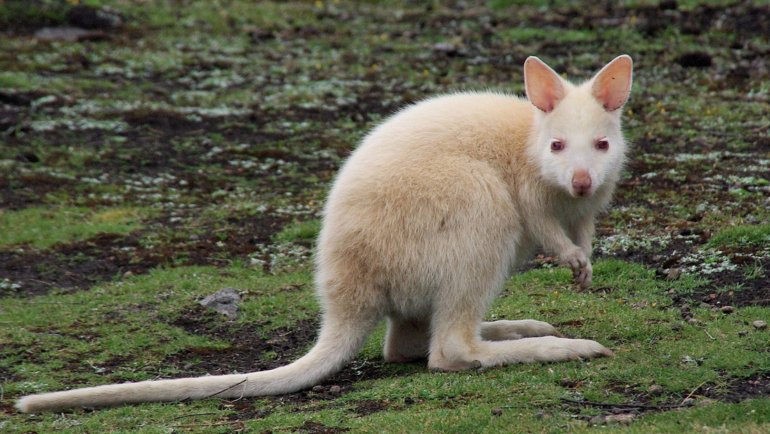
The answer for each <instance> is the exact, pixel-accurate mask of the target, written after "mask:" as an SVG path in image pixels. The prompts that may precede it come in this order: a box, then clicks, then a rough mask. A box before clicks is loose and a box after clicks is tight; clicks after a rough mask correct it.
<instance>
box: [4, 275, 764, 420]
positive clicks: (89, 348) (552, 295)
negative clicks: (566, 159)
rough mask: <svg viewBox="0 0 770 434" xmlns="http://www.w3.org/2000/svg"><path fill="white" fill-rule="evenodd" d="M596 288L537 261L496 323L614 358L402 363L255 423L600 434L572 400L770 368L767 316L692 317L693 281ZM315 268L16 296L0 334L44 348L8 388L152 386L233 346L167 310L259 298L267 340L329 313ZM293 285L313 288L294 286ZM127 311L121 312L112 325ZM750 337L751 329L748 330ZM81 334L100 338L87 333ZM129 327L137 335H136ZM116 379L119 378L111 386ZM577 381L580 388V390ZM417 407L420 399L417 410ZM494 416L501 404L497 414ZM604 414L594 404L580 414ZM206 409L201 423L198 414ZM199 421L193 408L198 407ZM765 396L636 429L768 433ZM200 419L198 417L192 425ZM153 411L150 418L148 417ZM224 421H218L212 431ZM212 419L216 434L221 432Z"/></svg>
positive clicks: (176, 409)
mask: <svg viewBox="0 0 770 434" xmlns="http://www.w3.org/2000/svg"><path fill="white" fill-rule="evenodd" d="M595 276H596V280H595V286H596V287H597V288H607V290H605V291H597V292H581V293H578V292H575V291H574V290H573V288H571V287H570V285H569V284H568V281H569V275H568V272H567V271H565V270H562V269H543V270H533V271H530V272H527V273H524V274H520V275H517V276H515V277H514V278H513V279H512V280H511V281H510V282H509V283H508V284H506V289H505V292H504V293H503V295H502V296H501V297H500V298H499V299H498V300H497V301H496V302H495V304H494V307H493V308H492V309H491V311H490V318H492V319H497V318H535V319H540V320H545V321H549V322H551V323H552V324H555V325H558V326H559V328H560V329H561V330H562V332H564V333H566V334H567V335H569V336H573V337H580V338H591V339H596V340H598V341H600V342H604V343H605V344H607V345H608V346H610V347H612V348H613V350H614V351H615V357H613V358H606V359H598V360H594V361H591V362H570V363H557V364H549V365H517V366H509V367H505V368H497V369H489V370H485V371H482V372H465V373H453V374H440V373H430V372H428V371H427V370H426V368H425V366H424V365H420V364H416V365H406V366H398V365H394V366H392V367H390V368H387V369H388V370H389V371H390V372H391V373H392V374H391V375H390V376H389V378H385V379H381V380H370V381H365V382H362V383H360V384H356V385H355V386H354V389H353V391H352V392H351V393H348V394H346V395H344V396H342V397H341V398H339V399H337V400H335V401H333V402H332V403H330V404H331V405H324V404H323V402H310V403H307V404H291V405H280V404H279V403H277V402H276V401H274V400H271V399H257V400H255V401H254V407H255V408H256V409H260V408H261V409H269V410H270V411H271V412H270V414H269V415H267V416H265V417H263V418H260V419H257V420H250V421H247V422H246V424H245V426H246V427H247V428H248V429H249V430H254V431H263V430H273V431H279V432H280V431H284V430H293V429H296V427H298V426H302V425H303V424H304V423H306V422H307V421H312V422H316V423H320V424H323V425H325V426H328V427H339V428H348V429H352V430H354V431H362V432H373V431H378V432H403V431H410V430H411V429H413V428H414V427H415V426H420V427H421V430H424V431H426V432H468V431H474V432H499V430H501V429H504V428H505V427H506V426H510V424H512V423H516V426H517V427H518V428H519V429H521V430H522V431H523V432H529V431H537V432H540V431H544V430H545V431H560V430H570V431H578V432H582V431H591V427H590V426H589V425H587V424H586V422H585V421H581V420H577V419H575V418H574V414H572V413H571V412H569V411H566V410H565V406H564V403H563V402H562V399H565V398H567V399H586V400H589V401H598V402H610V403H624V402H628V400H629V396H632V395H635V394H643V393H644V391H645V390H647V389H648V388H649V387H650V386H653V385H658V386H661V387H662V388H663V390H665V392H664V394H662V395H659V396H657V397H655V398H654V400H653V401H652V402H653V403H655V402H659V403H668V404H670V403H679V402H681V401H682V400H684V399H685V398H686V397H687V396H688V395H689V394H691V393H694V392H696V391H697V390H698V389H700V388H702V387H704V386H706V385H707V386H709V387H711V388H716V389H717V390H718V389H719V388H720V387H726V385H725V384H723V376H724V373H725V372H730V373H731V375H732V376H735V377H747V376H751V375H752V374H754V373H756V372H758V371H760V370H761V369H762V367H763V366H768V365H769V364H770V355H769V354H768V353H767V352H766V351H762V350H761V349H762V348H765V347H766V344H767V336H766V334H765V333H761V332H754V331H751V330H750V329H751V327H750V326H748V325H747V323H748V322H750V321H751V320H753V319H756V318H757V317H758V316H759V315H763V314H764V313H766V309H761V308H746V309H740V310H739V311H738V312H736V313H734V314H732V315H726V314H723V313H715V312H712V311H711V310H708V309H701V310H696V311H695V317H696V318H698V319H699V320H700V323H699V324H697V325H691V324H686V323H683V321H682V320H681V318H680V316H679V311H678V309H675V308H674V307H672V305H671V304H672V302H671V299H670V298H669V297H668V296H666V295H663V294H666V293H667V292H668V290H670V289H673V290H675V291H676V290H679V289H682V288H683V287H686V286H688V285H689V283H688V280H687V279H684V280H682V281H678V282H674V283H671V282H666V281H660V280H656V279H654V277H653V276H652V275H651V272H650V271H649V270H647V269H646V268H644V267H643V266H639V265H632V264H627V263H624V262H621V261H616V260H606V261H600V262H597V263H596V267H595ZM310 280H311V276H310V275H308V274H307V273H295V274H292V273H290V274H285V275H280V276H269V275H265V274H263V273H261V272H258V271H255V270H253V269H249V268H247V267H243V266H233V267H229V268H211V267H204V268H190V267H184V268H177V269H168V270H158V271H155V272H153V273H151V274H149V275H146V276H137V277H134V278H131V279H128V280H124V281H122V282H118V283H112V284H107V285H103V286H101V287H98V288H94V289H93V290H91V291H88V292H79V293H75V294H71V295H56V294H53V295H49V296H43V297H39V298H36V299H35V300H33V301H32V302H29V301H26V300H16V299H7V300H5V301H4V303H3V308H2V311H1V312H2V313H0V324H2V325H3V327H2V331H0V342H3V343H4V345H10V344H13V348H14V349H15V350H16V351H22V349H23V351H24V352H32V353H34V354H36V355H37V356H36V358H35V359H36V360H37V361H36V362H34V363H30V362H24V363H18V362H16V361H15V358H14V357H13V356H10V357H8V356H6V357H5V358H4V359H2V361H1V362H0V369H2V370H3V372H6V373H8V374H10V375H13V376H14V377H19V378H24V379H25V380H20V381H11V382H7V383H6V384H5V386H4V388H5V394H6V395H7V396H18V395H19V394H25V393H32V392H40V391H46V390H56V389H61V388H67V387H70V386H72V385H76V384H100V383H104V382H110V381H114V379H115V378H120V379H122V380H143V379H149V378H153V377H154V376H155V375H158V374H160V375H162V376H163V375H166V376H168V375H179V374H181V373H180V372H169V371H168V370H167V369H165V367H164V366H163V365H162V364H161V361H162V360H163V359H164V358H165V357H167V356H169V355H171V354H173V353H175V352H177V351H179V350H181V349H184V348H191V347H194V348H206V347H209V348H221V347H222V346H223V345H224V346H226V345H228V344H227V343H224V342H217V341H216V340H211V339H207V338H202V337H200V336H195V335H190V334H188V333H186V332H184V331H183V330H181V329H179V328H177V327H174V326H170V325H169V324H168V321H167V320H168V319H169V318H173V317H174V316H175V315H177V314H178V313H179V312H180V311H181V310H184V309H186V308H189V307H190V306H192V305H194V303H195V302H196V300H197V299H199V298H200V297H202V296H203V295H206V294H208V293H211V292H213V291H214V290H216V289H218V288H221V287H227V286H234V287H237V288H239V289H241V290H242V291H244V293H245V294H246V296H245V301H244V307H243V309H244V315H243V316H242V319H241V320H239V321H242V322H248V323H253V324H264V323H265V322H266V321H268V322H269V326H262V327H258V329H260V330H263V332H265V333H269V330H270V329H272V328H275V327H285V326H287V325H291V324H293V323H295V322H296V321H299V320H302V319H306V318H308V317H314V316H316V315H317V304H316V303H315V301H314V298H313V295H312V292H311V290H310V289H309V288H310ZM287 284H293V285H295V286H297V287H298V288H300V289H299V290H297V291H289V292H287V291H283V290H281V288H283V287H284V286H285V285H287ZM116 315H120V318H121V320H120V321H105V318H114V317H115V316H116ZM742 331H749V333H748V334H746V335H745V336H742V337H740V338H738V336H739V332H742ZM83 333H87V334H86V335H84V334H83ZM127 336H130V339H126V337H127ZM381 337H382V331H381V330H380V331H379V332H378V333H375V335H374V336H373V337H372V339H370V341H369V343H368V344H367V346H366V348H365V350H364V352H363V357H364V358H365V359H369V360H371V361H373V362H375V363H381V362H380V361H379V360H381V352H380V339H381ZM138 353H141V354H142V357H141V358H139V359H137V360H136V361H135V362H134V363H133V364H131V365H129V366H125V367H122V368H120V369H119V370H117V371H114V372H112V373H111V374H110V375H109V376H107V377H104V376H103V375H100V365H102V364H104V363H106V362H108V361H110V360H114V359H116V358H119V357H125V356H126V355H128V354H138ZM111 379H112V380H111ZM565 382H573V383H579V384H580V386H579V387H576V388H569V387H565V386H564V384H565ZM368 401H377V402H382V403H386V405H387V406H388V407H389V410H387V411H381V412H377V413H374V414H372V415H369V416H367V417H351V414H352V413H351V411H352V410H353V409H355V408H356V407H357V405H359V403H361V402H368ZM405 402H406V403H405ZM493 409H502V414H501V415H499V416H495V415H493V414H492V410H493ZM578 412H580V414H587V415H590V414H591V410H590V409H587V410H582V411H581V410H578ZM196 414H202V415H203V416H195V415H196ZM228 414H229V411H228V409H227V406H226V405H225V406H223V405H222V403H221V402H220V401H217V400H209V401H204V402H201V403H194V404H185V405H181V406H180V405H174V404H146V405H140V406H132V407H123V408H117V409H107V410H100V411H97V412H93V413H87V412H82V411H75V412H72V413H66V414H64V415H56V414H45V415H35V416H15V417H13V418H12V419H11V420H10V421H7V422H5V425H4V429H5V430H6V432H22V431H26V430H29V429H34V430H36V431H39V432H47V431H51V430H55V429H58V428H60V427H62V426H69V427H70V428H73V429H75V428H76V429H78V430H84V431H92V430H100V429H104V428H105V427H109V429H110V430H120V429H126V427H131V426H133V427H134V428H135V429H138V430H139V431H140V432H155V431H156V430H162V429H172V428H174V427H181V426H185V427H192V426H194V425H196V424H198V426H197V428H195V429H193V430H194V431H199V432H209V431H208V429H210V428H211V429H213V428H214V427H216V426H218V425H217V423H224V425H222V426H219V428H221V429H222V430H223V431H222V432H226V431H227V429H229V428H228V426H229V425H228V424H227V423H226V422H225V421H226V420H227V419H226V417H227V415H228ZM188 415H189V416H188ZM768 415H770V407H768V405H767V400H766V399H764V400H759V401H747V402H743V403H739V404H712V405H709V406H708V407H707V408H687V409H684V410H681V411H677V412H673V413H666V414H647V415H644V416H642V417H640V418H639V419H638V421H636V422H635V423H634V425H633V426H631V427H627V428H625V429H627V430H629V432H646V431H645V430H649V429H652V430H654V431H656V432H666V430H668V429H672V428H674V427H676V428H677V429H678V430H683V431H697V430H701V429H705V427H711V428H713V429H719V428H720V427H721V426H724V424H725V423H728V421H729V426H730V430H731V432H736V431H733V430H737V431H741V430H745V431H746V432H752V430H756V429H760V428H761V427H765V428H767V425H766V423H767V417H768ZM188 418H190V419H188ZM138 420H142V425H141V426H137V425H132V424H136V423H137V421H138ZM209 424H211V425H209ZM209 426H210V428H209Z"/></svg>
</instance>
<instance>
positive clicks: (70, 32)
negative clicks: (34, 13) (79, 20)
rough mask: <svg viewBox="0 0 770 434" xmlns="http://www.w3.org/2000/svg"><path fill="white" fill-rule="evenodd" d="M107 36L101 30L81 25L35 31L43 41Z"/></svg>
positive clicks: (83, 39)
mask: <svg viewBox="0 0 770 434" xmlns="http://www.w3.org/2000/svg"><path fill="white" fill-rule="evenodd" d="M106 37H107V35H106V34H105V33H104V32H103V31H101V30H86V29H81V28H80V27H43V28H42V29H40V30H38V31H36V32H35V38H36V39H40V40H41V41H69V42H77V41H97V40H100V39H105V38H106Z"/></svg>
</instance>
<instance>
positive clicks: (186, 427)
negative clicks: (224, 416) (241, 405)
mask: <svg viewBox="0 0 770 434" xmlns="http://www.w3.org/2000/svg"><path fill="white" fill-rule="evenodd" d="M242 423H243V421H241V420H223V421H219V422H208V423H195V424H192V423H190V424H186V425H172V427H173V428H179V429H191V428H201V427H213V426H222V425H237V424H242Z"/></svg>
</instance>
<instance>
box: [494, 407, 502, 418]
mask: <svg viewBox="0 0 770 434" xmlns="http://www.w3.org/2000/svg"><path fill="white" fill-rule="evenodd" d="M502 414H503V409H502V408H493V409H492V416H500V415H502Z"/></svg>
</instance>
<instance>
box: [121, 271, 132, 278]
mask: <svg viewBox="0 0 770 434" xmlns="http://www.w3.org/2000/svg"><path fill="white" fill-rule="evenodd" d="M133 275H134V273H133V271H131V270H128V271H126V272H125V273H123V278H124V279H128V278H129V277H131V276H133Z"/></svg>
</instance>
